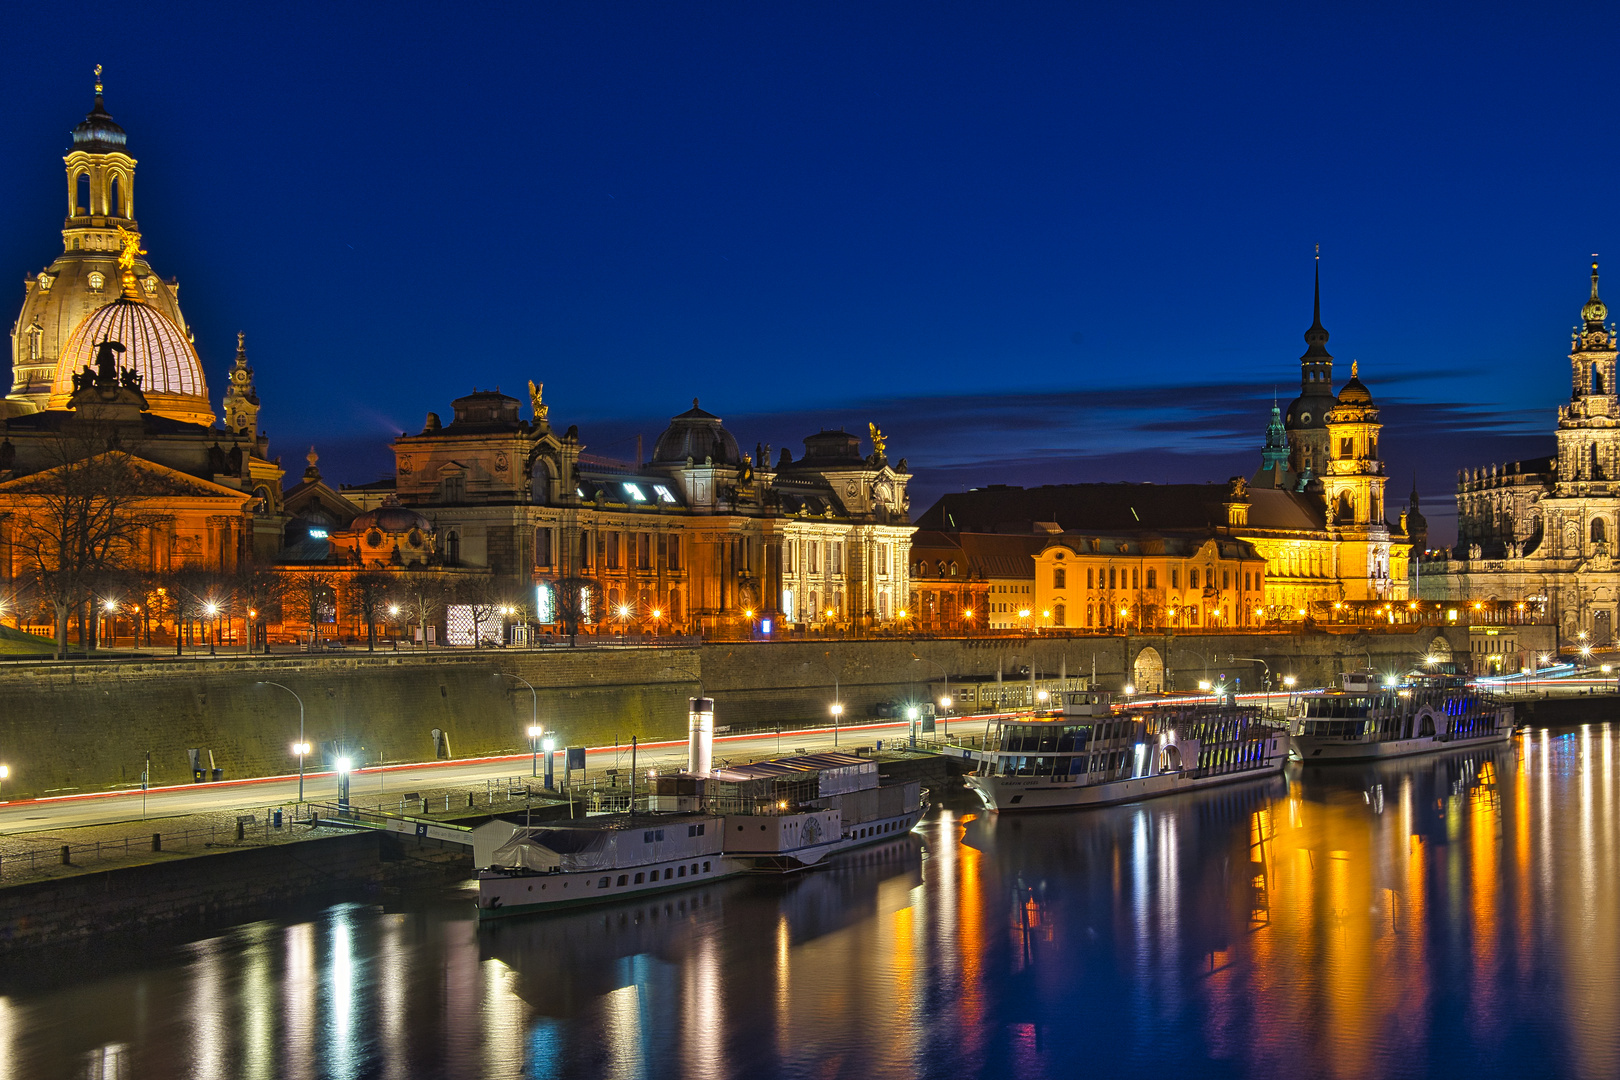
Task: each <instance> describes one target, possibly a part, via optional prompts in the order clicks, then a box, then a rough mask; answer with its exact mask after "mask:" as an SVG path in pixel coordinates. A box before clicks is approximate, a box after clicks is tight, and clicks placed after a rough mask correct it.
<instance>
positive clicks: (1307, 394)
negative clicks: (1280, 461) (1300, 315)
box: [1283, 255, 1334, 478]
mask: <svg viewBox="0 0 1620 1080" xmlns="http://www.w3.org/2000/svg"><path fill="white" fill-rule="evenodd" d="M1327 343H1328V332H1327V330H1325V329H1324V328H1323V326H1322V256H1321V255H1317V257H1316V303H1315V308H1314V311H1313V314H1312V318H1311V328H1310V329H1309V330H1307V331H1305V355H1303V356H1301V357H1300V358H1299V397H1297V398H1295V399H1294V400H1293V401H1292V402H1291V403H1290V404H1289V406H1288V416H1287V419H1286V420H1285V422H1284V424H1283V427H1284V428H1285V429H1286V430H1287V432H1288V447H1289V449H1290V450H1291V451H1292V452H1293V456H1292V457H1291V458H1290V459H1289V466H1290V467H1291V468H1292V469H1293V471H1294V472H1296V473H1298V474H1299V475H1300V476H1301V477H1303V476H1304V475H1305V473H1306V470H1309V471H1310V475H1311V477H1312V478H1317V477H1320V476H1321V475H1322V474H1323V473H1324V472H1325V471H1326V469H1327V462H1328V436H1327V414H1328V410H1329V409H1331V408H1333V403H1334V398H1333V355H1332V354H1331V353H1329V352H1328V351H1327Z"/></svg>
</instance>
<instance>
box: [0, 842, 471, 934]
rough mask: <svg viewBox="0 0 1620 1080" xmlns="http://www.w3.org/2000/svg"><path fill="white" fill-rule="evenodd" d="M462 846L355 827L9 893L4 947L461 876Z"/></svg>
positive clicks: (270, 909) (465, 866)
mask: <svg viewBox="0 0 1620 1080" xmlns="http://www.w3.org/2000/svg"><path fill="white" fill-rule="evenodd" d="M471 869H472V855H471V852H470V850H469V849H467V848H465V847H462V846H461V845H456V844H451V845H441V844H439V843H438V842H436V841H425V840H417V839H416V838H414V837H397V836H386V835H381V834H378V833H355V834H353V835H350V836H334V837H323V838H319V839H312V840H305V841H301V842H299V843H290V844H277V845H274V846H271V847H258V848H243V849H239V850H234V851H222V852H216V853H213V854H209V855H198V856H189V857H182V858H176V859H172V860H166V861H162V862H153V863H147V864H145V865H140V866H126V867H118V868H115V869H111V870H102V871H99V872H95V873H87V874H76V875H73V876H70V877H61V878H52V879H49V880H46V881H36V882H29V883H27V884H22V885H13V886H7V887H6V888H4V889H0V953H6V952H16V951H21V950H26V949H31V948H36V947H39V946H44V945H62V944H65V943H70V942H74V941H86V940H89V939H91V938H96V937H102V936H105V935H127V934H130V933H140V932H143V931H152V930H157V929H160V928H164V927H171V926H176V925H182V924H183V925H185V926H186V927H188V928H191V929H200V928H206V927H210V926H219V925H225V924H228V923H231V922H236V921H240V920H242V919H243V918H248V917H252V916H254V915H258V914H261V913H262V914H274V913H275V911H276V910H277V909H278V907H285V906H287V905H307V904H308V903H309V902H310V901H311V900H318V899H321V898H325V897H337V896H341V895H344V894H346V893H353V892H354V891H355V890H357V889H364V888H366V887H370V886H383V887H396V886H397V887H405V886H410V885H421V884H430V883H436V882H444V881H454V880H457V879H459V878H463V877H466V876H467V875H468V874H469V873H470V872H471Z"/></svg>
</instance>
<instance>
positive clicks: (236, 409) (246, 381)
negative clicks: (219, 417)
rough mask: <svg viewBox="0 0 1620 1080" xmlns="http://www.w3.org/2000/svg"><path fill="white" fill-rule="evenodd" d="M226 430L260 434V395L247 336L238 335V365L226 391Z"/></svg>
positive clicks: (234, 366)
mask: <svg viewBox="0 0 1620 1080" xmlns="http://www.w3.org/2000/svg"><path fill="white" fill-rule="evenodd" d="M225 428H226V430H228V431H239V432H241V433H242V434H244V435H257V434H258V433H259V394H258V391H256V390H255V389H254V388H253V366H252V365H251V364H249V363H248V358H247V335H246V334H240V333H239V334H237V335H236V363H234V364H232V365H231V384H230V386H228V387H226V389H225Z"/></svg>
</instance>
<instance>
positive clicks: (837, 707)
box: [832, 691, 844, 747]
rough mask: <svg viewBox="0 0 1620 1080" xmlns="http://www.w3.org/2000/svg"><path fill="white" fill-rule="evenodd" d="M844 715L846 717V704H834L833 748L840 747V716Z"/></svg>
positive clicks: (836, 702)
mask: <svg viewBox="0 0 1620 1080" xmlns="http://www.w3.org/2000/svg"><path fill="white" fill-rule="evenodd" d="M835 692H836V691H835ZM843 715H844V704H843V702H841V701H835V702H833V704H832V718H833V746H835V747H836V746H837V745H838V718H839V717H840V716H843Z"/></svg>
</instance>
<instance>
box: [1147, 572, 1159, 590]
mask: <svg viewBox="0 0 1620 1080" xmlns="http://www.w3.org/2000/svg"><path fill="white" fill-rule="evenodd" d="M1147 587H1148V588H1150V589H1157V588H1158V587H1159V572H1158V571H1157V570H1155V569H1153V568H1152V567H1148V572H1147Z"/></svg>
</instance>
